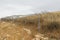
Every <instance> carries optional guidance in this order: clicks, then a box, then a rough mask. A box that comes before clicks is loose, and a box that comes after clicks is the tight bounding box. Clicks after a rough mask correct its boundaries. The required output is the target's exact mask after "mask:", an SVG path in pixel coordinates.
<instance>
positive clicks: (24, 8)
mask: <svg viewBox="0 0 60 40" xmlns="http://www.w3.org/2000/svg"><path fill="white" fill-rule="evenodd" d="M59 10H60V0H0V18H1V17H5V16H10V15H27V14H34V13H38V12H41V11H59Z"/></svg>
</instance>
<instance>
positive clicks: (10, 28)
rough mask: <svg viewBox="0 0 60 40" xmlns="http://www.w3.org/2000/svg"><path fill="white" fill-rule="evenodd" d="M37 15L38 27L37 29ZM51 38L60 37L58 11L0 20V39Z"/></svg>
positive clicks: (40, 39)
mask: <svg viewBox="0 0 60 40" xmlns="http://www.w3.org/2000/svg"><path fill="white" fill-rule="evenodd" d="M39 16H40V29H38V18H39ZM48 38H50V39H48ZM51 38H52V40H55V39H56V40H59V39H60V12H47V13H46V14H37V15H30V16H26V17H22V18H17V19H2V20H1V21H0V40H51Z"/></svg>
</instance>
